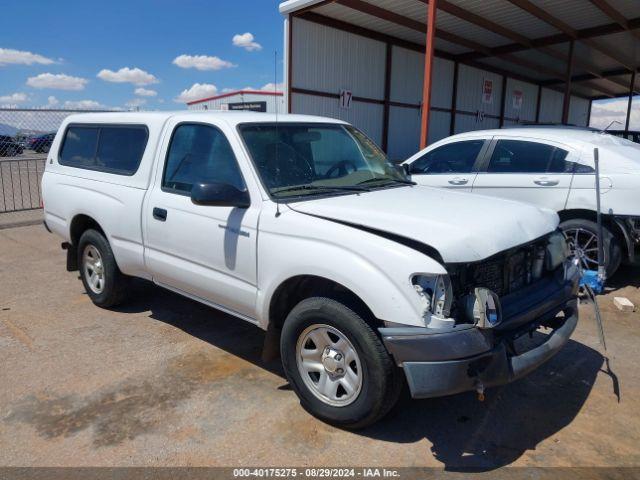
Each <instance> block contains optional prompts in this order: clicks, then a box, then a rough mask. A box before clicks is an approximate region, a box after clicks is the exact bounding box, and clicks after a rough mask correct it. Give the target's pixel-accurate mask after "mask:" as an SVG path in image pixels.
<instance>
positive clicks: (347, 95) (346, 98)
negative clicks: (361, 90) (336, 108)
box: [340, 90, 353, 109]
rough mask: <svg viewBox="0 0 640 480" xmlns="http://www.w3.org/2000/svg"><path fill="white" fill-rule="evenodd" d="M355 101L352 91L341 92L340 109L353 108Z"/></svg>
mask: <svg viewBox="0 0 640 480" xmlns="http://www.w3.org/2000/svg"><path fill="white" fill-rule="evenodd" d="M352 99H353V94H352V93H351V90H340V108H346V109H349V108H351V100H352Z"/></svg>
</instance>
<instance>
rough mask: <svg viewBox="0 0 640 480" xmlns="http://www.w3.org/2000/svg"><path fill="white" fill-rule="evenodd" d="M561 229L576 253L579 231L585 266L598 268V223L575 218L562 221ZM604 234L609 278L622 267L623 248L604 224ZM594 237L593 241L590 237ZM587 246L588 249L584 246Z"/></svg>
mask: <svg viewBox="0 0 640 480" xmlns="http://www.w3.org/2000/svg"><path fill="white" fill-rule="evenodd" d="M560 229H561V230H562V231H563V232H564V234H565V236H566V237H567V239H568V240H569V246H570V247H571V251H572V253H574V249H575V247H574V244H575V238H576V232H579V233H578V243H579V244H582V247H583V248H582V252H580V253H579V257H580V259H581V264H582V266H583V268H588V269H590V270H597V269H598V264H597V259H598V243H597V242H598V224H597V223H595V222H593V221H591V220H587V219H584V218H574V219H571V220H566V221H564V222H562V223H560ZM602 235H603V239H604V264H605V268H606V272H607V278H611V277H612V276H613V274H614V273H616V271H617V270H618V267H620V263H621V262H622V249H621V247H620V242H619V241H618V239H617V238H616V236H615V235H614V234H613V233H611V230H610V229H609V228H608V227H607V226H606V225H603V226H602ZM592 237H595V238H593V239H592V240H591V241H590V240H589V239H590V238H592ZM585 246H587V249H584V247H585Z"/></svg>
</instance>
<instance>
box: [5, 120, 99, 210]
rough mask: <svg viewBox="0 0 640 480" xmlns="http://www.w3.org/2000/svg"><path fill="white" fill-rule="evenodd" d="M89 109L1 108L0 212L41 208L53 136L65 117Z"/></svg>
mask: <svg viewBox="0 0 640 480" xmlns="http://www.w3.org/2000/svg"><path fill="white" fill-rule="evenodd" d="M86 111H87V110H55V109H14V108H0V194H1V197H0V214H2V213H7V212H18V211H23V210H32V209H37V208H42V196H41V192H40V180H41V178H42V173H43V172H44V166H45V160H46V158H47V153H49V149H50V148H51V143H52V142H53V137H54V136H55V134H56V132H57V131H58V127H59V126H60V124H61V123H62V121H63V120H64V119H65V118H67V117H68V116H69V115H71V114H73V113H82V112H86ZM95 111H96V110H91V112H95Z"/></svg>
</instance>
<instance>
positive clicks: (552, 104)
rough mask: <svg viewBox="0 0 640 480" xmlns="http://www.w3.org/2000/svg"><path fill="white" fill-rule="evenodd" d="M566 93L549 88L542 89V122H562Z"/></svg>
mask: <svg viewBox="0 0 640 480" xmlns="http://www.w3.org/2000/svg"><path fill="white" fill-rule="evenodd" d="M563 98H564V94H563V93H562V92H557V91H555V90H549V89H548V88H543V89H542V95H541V97H540V123H560V122H562V103H563Z"/></svg>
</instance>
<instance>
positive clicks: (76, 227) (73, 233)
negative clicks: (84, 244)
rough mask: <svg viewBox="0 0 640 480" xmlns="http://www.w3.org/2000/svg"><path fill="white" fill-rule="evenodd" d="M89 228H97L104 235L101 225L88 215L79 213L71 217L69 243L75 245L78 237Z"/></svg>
mask: <svg viewBox="0 0 640 480" xmlns="http://www.w3.org/2000/svg"><path fill="white" fill-rule="evenodd" d="M89 229H93V230H97V231H98V232H100V233H101V234H102V235H104V236H105V237H106V235H105V234H104V230H102V227H100V225H99V224H98V222H96V221H95V220H94V219H93V218H91V217H90V216H88V215H82V214H81V215H76V216H75V217H73V220H72V221H71V228H70V231H69V234H70V240H71V244H72V245H73V246H75V247H77V246H78V241H79V240H80V237H81V236H82V234H83V233H84V232H85V231H87V230H89Z"/></svg>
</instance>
